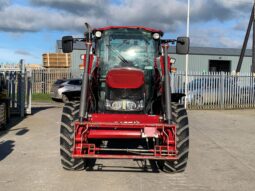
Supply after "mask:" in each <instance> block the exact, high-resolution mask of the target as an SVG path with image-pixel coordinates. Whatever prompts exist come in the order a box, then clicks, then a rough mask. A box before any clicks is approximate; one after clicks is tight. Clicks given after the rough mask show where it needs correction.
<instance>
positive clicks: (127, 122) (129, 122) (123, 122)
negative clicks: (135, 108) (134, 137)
mask: <svg viewBox="0 0 255 191" xmlns="http://www.w3.org/2000/svg"><path fill="white" fill-rule="evenodd" d="M114 123H119V124H140V122H139V121H115V122H114Z"/></svg>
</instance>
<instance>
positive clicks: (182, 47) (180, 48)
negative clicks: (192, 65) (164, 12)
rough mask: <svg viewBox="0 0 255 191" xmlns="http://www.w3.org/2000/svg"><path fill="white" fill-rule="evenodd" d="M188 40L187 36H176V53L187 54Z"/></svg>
mask: <svg viewBox="0 0 255 191" xmlns="http://www.w3.org/2000/svg"><path fill="white" fill-rule="evenodd" d="M189 45H190V40H189V38H188V37H178V38H177V42H176V53H177V54H188V53H189Z"/></svg>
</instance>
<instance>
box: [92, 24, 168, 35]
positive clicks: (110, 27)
mask: <svg viewBox="0 0 255 191" xmlns="http://www.w3.org/2000/svg"><path fill="white" fill-rule="evenodd" d="M111 29H141V30H145V31H148V32H152V33H159V34H160V35H161V36H163V34H164V33H163V32H162V31H161V30H157V29H153V28H148V27H144V26H107V27H102V28H96V29H94V30H93V31H94V32H95V31H107V30H111Z"/></svg>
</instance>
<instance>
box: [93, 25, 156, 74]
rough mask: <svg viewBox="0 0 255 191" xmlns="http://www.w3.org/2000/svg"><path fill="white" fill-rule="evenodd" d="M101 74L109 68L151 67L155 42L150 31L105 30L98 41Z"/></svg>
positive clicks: (144, 68)
mask: <svg viewBox="0 0 255 191" xmlns="http://www.w3.org/2000/svg"><path fill="white" fill-rule="evenodd" d="M98 46H99V47H98V48H99V49H98V54H99V57H100V66H101V75H103V76H105V75H106V73H107V72H108V71H109V70H110V69H111V68H117V67H135V68H139V69H142V70H148V69H153V65H154V58H155V55H156V53H157V52H156V50H157V48H156V43H155V40H154V39H153V38H152V34H151V33H150V32H147V31H144V30H134V29H112V30H108V31H105V32H104V34H103V36H102V38H101V39H100V40H99V43H98Z"/></svg>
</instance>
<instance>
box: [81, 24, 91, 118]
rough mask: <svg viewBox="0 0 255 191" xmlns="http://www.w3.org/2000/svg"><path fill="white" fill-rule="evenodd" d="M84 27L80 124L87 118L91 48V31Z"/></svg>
mask: <svg viewBox="0 0 255 191" xmlns="http://www.w3.org/2000/svg"><path fill="white" fill-rule="evenodd" d="M85 26H86V28H87V31H88V34H87V36H86V42H85V44H86V62H85V64H86V65H85V67H84V73H83V76H82V86H81V98H80V112H79V118H80V122H81V123H82V122H83V121H84V119H87V118H88V111H87V107H88V105H87V104H88V103H87V95H88V83H89V73H88V68H89V62H90V50H91V47H92V30H91V27H90V25H89V24H88V23H85Z"/></svg>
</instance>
